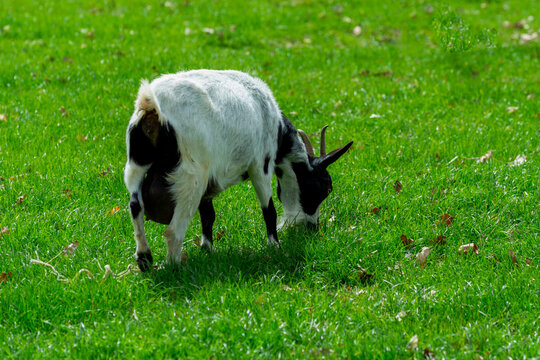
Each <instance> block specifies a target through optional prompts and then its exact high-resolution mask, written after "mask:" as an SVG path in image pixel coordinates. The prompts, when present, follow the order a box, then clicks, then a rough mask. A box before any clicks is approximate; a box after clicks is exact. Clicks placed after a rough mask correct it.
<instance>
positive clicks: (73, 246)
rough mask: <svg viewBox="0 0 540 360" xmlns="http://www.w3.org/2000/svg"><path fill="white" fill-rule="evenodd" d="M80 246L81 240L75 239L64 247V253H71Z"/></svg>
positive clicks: (65, 254) (66, 254)
mask: <svg viewBox="0 0 540 360" xmlns="http://www.w3.org/2000/svg"><path fill="white" fill-rule="evenodd" d="M78 247H79V242H78V241H77V240H75V241H74V242H72V243H71V244H69V245H67V246H65V247H64V250H62V254H64V256H68V255H71V254H73V253H74V252H75V250H77V248H78Z"/></svg>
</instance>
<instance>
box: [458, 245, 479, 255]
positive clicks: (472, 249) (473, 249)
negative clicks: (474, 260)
mask: <svg viewBox="0 0 540 360" xmlns="http://www.w3.org/2000/svg"><path fill="white" fill-rule="evenodd" d="M458 252H459V253H460V254H469V253H475V254H476V255H478V245H476V244H475V243H470V244H466V245H461V246H460V247H459V249H458Z"/></svg>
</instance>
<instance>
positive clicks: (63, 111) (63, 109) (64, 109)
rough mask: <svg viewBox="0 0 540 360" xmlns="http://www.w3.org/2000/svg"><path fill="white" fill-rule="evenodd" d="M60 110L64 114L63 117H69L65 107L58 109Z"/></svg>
mask: <svg viewBox="0 0 540 360" xmlns="http://www.w3.org/2000/svg"><path fill="white" fill-rule="evenodd" d="M58 110H60V112H61V113H62V116H69V114H68V112H67V111H66V108H65V107H63V106H60V108H59V109H58Z"/></svg>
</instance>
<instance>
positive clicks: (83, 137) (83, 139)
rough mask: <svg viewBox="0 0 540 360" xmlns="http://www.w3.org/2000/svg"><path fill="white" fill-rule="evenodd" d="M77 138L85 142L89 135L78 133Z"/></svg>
mask: <svg viewBox="0 0 540 360" xmlns="http://www.w3.org/2000/svg"><path fill="white" fill-rule="evenodd" d="M77 140H79V141H80V142H85V141H86V140H88V137H86V136H84V135H77Z"/></svg>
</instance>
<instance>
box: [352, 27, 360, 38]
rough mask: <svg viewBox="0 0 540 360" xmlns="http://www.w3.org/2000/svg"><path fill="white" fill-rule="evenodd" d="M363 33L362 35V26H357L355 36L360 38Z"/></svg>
mask: <svg viewBox="0 0 540 360" xmlns="http://www.w3.org/2000/svg"><path fill="white" fill-rule="evenodd" d="M361 33H362V27H361V26H360V25H357V26H355V27H354V29H353V35H354V36H360V34H361Z"/></svg>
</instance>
